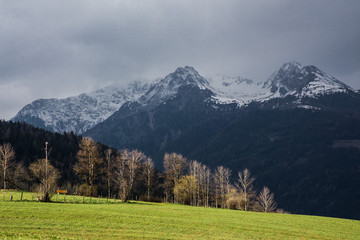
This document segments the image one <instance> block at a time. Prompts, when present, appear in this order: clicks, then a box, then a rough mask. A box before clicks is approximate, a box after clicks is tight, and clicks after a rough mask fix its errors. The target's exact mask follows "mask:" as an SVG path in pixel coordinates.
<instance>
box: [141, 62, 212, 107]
mask: <svg viewBox="0 0 360 240" xmlns="http://www.w3.org/2000/svg"><path fill="white" fill-rule="evenodd" d="M190 84H191V85H197V86H198V87H199V88H200V89H210V88H211V87H210V85H209V82H208V81H207V80H206V79H205V78H203V77H202V76H200V74H199V73H198V72H197V71H196V70H195V69H194V68H193V67H189V66H185V67H179V68H177V69H176V71H175V72H173V73H170V74H169V75H167V76H166V77H165V78H164V79H162V80H160V81H159V82H158V83H156V84H154V85H153V86H152V87H150V89H149V90H148V91H147V92H146V93H145V94H144V95H143V96H142V97H141V98H140V99H139V103H140V104H141V105H143V106H149V105H150V106H155V105H158V104H160V103H162V102H164V101H166V100H167V99H169V98H171V97H172V96H174V95H175V94H176V93H177V91H178V89H179V87H181V86H185V85H190Z"/></svg>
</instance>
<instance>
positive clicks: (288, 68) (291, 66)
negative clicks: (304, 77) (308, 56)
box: [280, 61, 302, 71]
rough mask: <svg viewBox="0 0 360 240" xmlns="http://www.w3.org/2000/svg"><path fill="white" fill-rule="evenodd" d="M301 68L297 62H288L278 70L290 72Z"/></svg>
mask: <svg viewBox="0 0 360 240" xmlns="http://www.w3.org/2000/svg"><path fill="white" fill-rule="evenodd" d="M301 67H302V66H301V64H300V63H298V62H297V61H289V62H286V63H284V64H283V65H282V67H281V68H280V69H282V70H283V71H291V70H296V69H301Z"/></svg>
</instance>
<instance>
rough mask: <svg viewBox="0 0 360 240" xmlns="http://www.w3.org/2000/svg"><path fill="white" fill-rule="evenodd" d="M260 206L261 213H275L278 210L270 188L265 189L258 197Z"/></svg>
mask: <svg viewBox="0 0 360 240" xmlns="http://www.w3.org/2000/svg"><path fill="white" fill-rule="evenodd" d="M258 204H259V207H260V211H262V212H273V211H275V210H276V202H275V200H274V194H273V193H271V192H270V189H269V188H268V187H264V188H263V189H262V191H261V192H260V194H259V196H258Z"/></svg>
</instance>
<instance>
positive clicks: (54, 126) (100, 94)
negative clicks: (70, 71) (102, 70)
mask: <svg viewBox="0 0 360 240" xmlns="http://www.w3.org/2000/svg"><path fill="white" fill-rule="evenodd" d="M150 86H151V84H144V83H141V82H134V83H131V84H129V85H128V86H127V87H125V88H119V87H114V86H110V87H106V88H103V89H100V90H97V91H94V92H91V93H83V94H81V95H79V96H73V97H68V98H65V99H54V98H53V99H39V100H36V101H34V102H32V103H31V104H28V105H26V106H25V107H24V108H23V109H21V110H20V111H19V112H18V113H17V114H16V116H15V117H14V118H13V119H12V120H13V121H25V122H27V123H30V124H32V125H35V126H37V127H41V128H44V129H47V130H50V131H54V132H64V131H65V132H71V131H73V132H75V133H83V132H85V131H86V130H88V129H90V128H92V127H93V126H95V125H96V124H98V123H100V122H102V121H104V120H105V119H107V118H108V117H110V116H111V115H112V114H113V113H114V112H115V111H117V110H118V109H119V108H120V107H121V106H122V105H123V104H124V103H125V102H127V101H135V100H137V99H139V98H140V96H142V95H143V94H144V93H145V92H146V91H147V90H148V88H149V87H150Z"/></svg>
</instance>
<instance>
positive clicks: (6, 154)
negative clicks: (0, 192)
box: [0, 143, 15, 189]
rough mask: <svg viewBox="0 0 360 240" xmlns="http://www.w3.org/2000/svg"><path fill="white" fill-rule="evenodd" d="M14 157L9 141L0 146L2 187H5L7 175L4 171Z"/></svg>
mask: <svg viewBox="0 0 360 240" xmlns="http://www.w3.org/2000/svg"><path fill="white" fill-rule="evenodd" d="M14 158H15V151H14V149H13V147H12V146H11V144H10V143H5V144H3V145H1V146H0V163H1V167H2V172H3V177H4V189H6V183H7V176H6V173H7V171H8V169H9V167H10V166H11V164H12V160H13V159H14Z"/></svg>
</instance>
